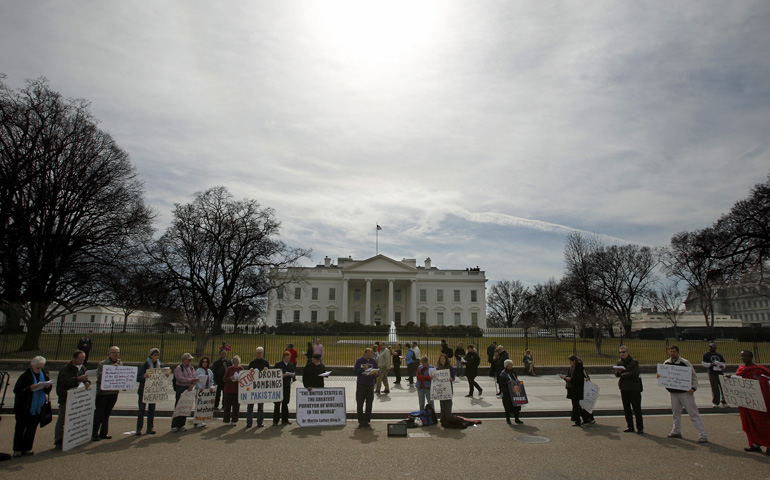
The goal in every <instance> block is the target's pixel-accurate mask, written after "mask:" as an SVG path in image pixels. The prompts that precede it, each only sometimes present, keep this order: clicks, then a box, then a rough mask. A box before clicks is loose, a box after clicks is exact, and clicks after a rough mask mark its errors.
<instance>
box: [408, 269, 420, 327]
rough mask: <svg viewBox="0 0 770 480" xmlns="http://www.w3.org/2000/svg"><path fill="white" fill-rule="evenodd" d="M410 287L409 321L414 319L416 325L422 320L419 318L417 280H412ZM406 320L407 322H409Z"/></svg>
mask: <svg viewBox="0 0 770 480" xmlns="http://www.w3.org/2000/svg"><path fill="white" fill-rule="evenodd" d="M410 287H411V288H410V289H409V316H410V317H411V318H410V319H408V320H407V322H409V321H412V322H414V324H415V325H419V324H420V321H419V320H418V319H417V280H411V281H410ZM407 322H405V323H407Z"/></svg>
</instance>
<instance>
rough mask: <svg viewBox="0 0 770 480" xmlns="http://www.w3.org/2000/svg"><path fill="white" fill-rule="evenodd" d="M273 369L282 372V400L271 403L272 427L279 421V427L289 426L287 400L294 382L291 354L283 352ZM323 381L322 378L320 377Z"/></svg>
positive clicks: (289, 397)
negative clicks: (272, 405)
mask: <svg viewBox="0 0 770 480" xmlns="http://www.w3.org/2000/svg"><path fill="white" fill-rule="evenodd" d="M273 368H280V369H281V372H283V400H282V401H280V402H273V404H274V405H275V406H274V408H273V425H278V421H279V419H280V421H281V425H291V422H290V421H289V400H291V384H292V383H293V382H294V380H296V375H295V373H294V372H295V368H294V364H293V363H291V353H289V352H288V350H287V351H285V352H283V359H282V360H281V361H279V362H278V363H276V364H275V366H274V367H273ZM320 378H321V380H323V377H320Z"/></svg>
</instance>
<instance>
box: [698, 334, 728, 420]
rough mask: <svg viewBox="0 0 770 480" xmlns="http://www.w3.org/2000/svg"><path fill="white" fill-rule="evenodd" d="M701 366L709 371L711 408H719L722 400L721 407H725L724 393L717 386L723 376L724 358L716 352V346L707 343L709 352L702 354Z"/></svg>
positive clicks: (720, 386)
mask: <svg viewBox="0 0 770 480" xmlns="http://www.w3.org/2000/svg"><path fill="white" fill-rule="evenodd" d="M703 366H704V367H707V368H708V369H709V383H710V384H711V406H713V407H714V408H717V407H719V401H720V399H721V400H722V406H723V407H726V406H727V401H726V400H725V393H724V392H723V391H722V385H720V384H719V377H720V376H722V375H724V369H725V357H723V356H722V354H721V353H718V352H717V344H716V343H714V342H711V343H709V351H708V352H706V353H704V354H703Z"/></svg>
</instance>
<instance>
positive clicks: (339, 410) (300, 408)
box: [296, 388, 347, 427]
mask: <svg viewBox="0 0 770 480" xmlns="http://www.w3.org/2000/svg"><path fill="white" fill-rule="evenodd" d="M296 398H297V424H299V426H300V427H328V426H334V425H342V426H345V420H346V418H347V417H346V416H345V388H314V389H313V391H312V392H311V391H308V390H307V389H306V388H298V389H297V395H296Z"/></svg>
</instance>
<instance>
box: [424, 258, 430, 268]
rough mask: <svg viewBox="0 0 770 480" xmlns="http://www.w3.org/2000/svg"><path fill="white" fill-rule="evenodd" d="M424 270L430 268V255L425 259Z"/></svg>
mask: <svg viewBox="0 0 770 480" xmlns="http://www.w3.org/2000/svg"><path fill="white" fill-rule="evenodd" d="M425 270H430V257H428V258H426V259H425Z"/></svg>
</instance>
